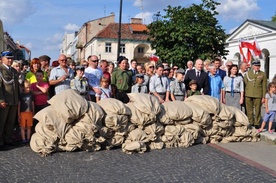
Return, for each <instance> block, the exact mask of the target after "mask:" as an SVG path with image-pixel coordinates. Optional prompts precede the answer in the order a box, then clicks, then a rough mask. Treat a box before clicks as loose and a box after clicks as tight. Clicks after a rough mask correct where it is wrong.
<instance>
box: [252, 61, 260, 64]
mask: <svg viewBox="0 0 276 183" xmlns="http://www.w3.org/2000/svg"><path fill="white" fill-rule="evenodd" d="M252 65H261V62H260V61H258V60H254V61H253V62H252Z"/></svg>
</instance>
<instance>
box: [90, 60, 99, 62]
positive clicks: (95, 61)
mask: <svg viewBox="0 0 276 183" xmlns="http://www.w3.org/2000/svg"><path fill="white" fill-rule="evenodd" d="M91 61H92V62H99V60H91Z"/></svg>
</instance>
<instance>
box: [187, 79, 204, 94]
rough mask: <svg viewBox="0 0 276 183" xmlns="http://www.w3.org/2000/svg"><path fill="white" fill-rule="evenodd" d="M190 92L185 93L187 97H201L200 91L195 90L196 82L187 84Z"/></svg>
mask: <svg viewBox="0 0 276 183" xmlns="http://www.w3.org/2000/svg"><path fill="white" fill-rule="evenodd" d="M189 87H190V90H188V91H187V97H190V96H193V95H201V93H200V91H198V90H196V88H197V82H196V80H191V81H190V82H189Z"/></svg>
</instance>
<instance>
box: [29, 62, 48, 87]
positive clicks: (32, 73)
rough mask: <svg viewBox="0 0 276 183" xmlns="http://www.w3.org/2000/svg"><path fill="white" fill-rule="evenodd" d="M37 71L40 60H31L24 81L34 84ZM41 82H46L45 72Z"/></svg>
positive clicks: (39, 68)
mask: <svg viewBox="0 0 276 183" xmlns="http://www.w3.org/2000/svg"><path fill="white" fill-rule="evenodd" d="M38 70H41V63H40V60H39V59H38V58H33V59H32V61H31V63H30V71H29V72H28V73H27V74H26V77H25V79H26V80H28V81H29V82H30V83H31V84H32V83H36V82H37V80H36V77H35V73H36V71H38ZM43 81H44V82H47V73H46V72H44V77H43Z"/></svg>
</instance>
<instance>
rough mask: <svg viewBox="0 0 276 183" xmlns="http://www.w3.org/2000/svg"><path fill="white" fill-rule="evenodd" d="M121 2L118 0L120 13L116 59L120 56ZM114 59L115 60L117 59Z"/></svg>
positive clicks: (121, 0)
mask: <svg viewBox="0 0 276 183" xmlns="http://www.w3.org/2000/svg"><path fill="white" fill-rule="evenodd" d="M122 4H123V0H120V15H119V30H118V49H117V59H118V58H119V56H120V50H121V49H120V48H121V25H122ZM117 59H116V60H117Z"/></svg>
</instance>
